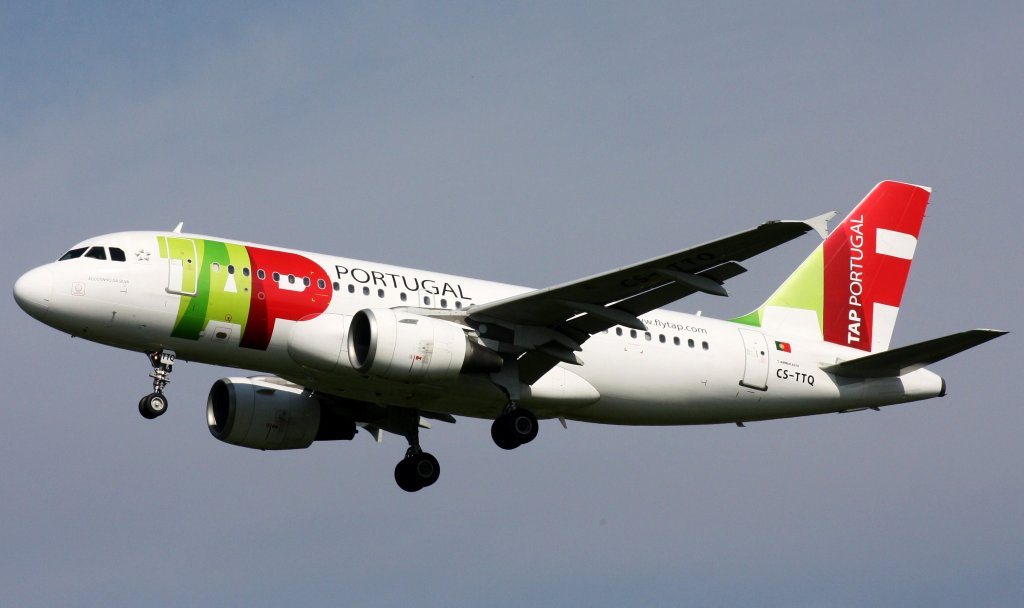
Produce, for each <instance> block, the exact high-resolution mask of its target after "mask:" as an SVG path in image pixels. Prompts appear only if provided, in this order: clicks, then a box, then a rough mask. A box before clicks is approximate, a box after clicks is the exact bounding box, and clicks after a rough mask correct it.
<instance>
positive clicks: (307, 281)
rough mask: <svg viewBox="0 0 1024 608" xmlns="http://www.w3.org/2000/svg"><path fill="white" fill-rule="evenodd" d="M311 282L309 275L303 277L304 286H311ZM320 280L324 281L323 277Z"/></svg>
mask: <svg viewBox="0 0 1024 608" xmlns="http://www.w3.org/2000/svg"><path fill="white" fill-rule="evenodd" d="M310 282H311V281H310V280H309V277H302V285H303V286H304V287H309V284H310ZM320 282H321V283H322V282H323V280H322V279H321V281H320ZM321 289H322V288H321Z"/></svg>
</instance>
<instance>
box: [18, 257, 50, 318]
mask: <svg viewBox="0 0 1024 608" xmlns="http://www.w3.org/2000/svg"><path fill="white" fill-rule="evenodd" d="M52 299H53V271H52V270H51V269H50V268H49V267H48V266H40V267H39V268H33V269H32V270H29V271H28V272H26V273H25V274H23V275H21V278H19V279H18V280H17V281H16V282H15V283H14V300H15V301H16V302H17V303H18V306H20V307H21V309H22V310H24V311H25V312H27V313H28V314H30V315H32V316H33V317H35V318H36V319H39V320H40V321H42V320H43V317H45V316H46V313H47V312H49V310H50V301H51V300H52Z"/></svg>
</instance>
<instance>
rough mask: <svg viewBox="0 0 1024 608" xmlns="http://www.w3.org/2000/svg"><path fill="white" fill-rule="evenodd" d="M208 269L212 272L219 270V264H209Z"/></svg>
mask: <svg viewBox="0 0 1024 608" xmlns="http://www.w3.org/2000/svg"><path fill="white" fill-rule="evenodd" d="M210 270H212V271H214V272H220V264H218V263H217V262H214V263H213V264H210Z"/></svg>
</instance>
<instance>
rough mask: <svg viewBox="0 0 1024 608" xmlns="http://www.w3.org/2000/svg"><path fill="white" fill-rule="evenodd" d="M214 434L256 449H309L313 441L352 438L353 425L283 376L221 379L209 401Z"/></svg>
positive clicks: (213, 389)
mask: <svg viewBox="0 0 1024 608" xmlns="http://www.w3.org/2000/svg"><path fill="white" fill-rule="evenodd" d="M206 424H207V426H209V427H210V434H212V435H213V436H214V437H216V438H217V439H220V440H221V441H224V442H226V443H231V444H234V445H240V446H242V447H246V448H254V449H257V450H294V449H303V448H308V447H309V446H310V445H311V444H312V443H313V442H314V441H326V440H333V439H352V438H353V437H354V436H355V434H356V425H355V422H354V421H352V420H350V419H348V418H345V417H344V416H343V415H340V414H339V413H338V412H337V411H336V410H335V409H334V408H333V407H331V406H330V405H329V404H327V403H324V402H321V400H320V399H318V398H317V397H312V396H309V395H306V394H304V392H303V389H302V387H300V386H297V385H295V384H292V383H290V382H285V381H284V380H281V379H279V378H221V379H220V380H218V381H216V382H214V383H213V387H212V388H211V389H210V396H209V397H208V398H207V400H206Z"/></svg>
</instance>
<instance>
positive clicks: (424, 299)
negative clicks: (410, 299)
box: [423, 296, 430, 306]
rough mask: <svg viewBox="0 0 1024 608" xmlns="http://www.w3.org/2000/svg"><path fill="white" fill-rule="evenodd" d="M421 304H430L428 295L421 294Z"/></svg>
mask: <svg viewBox="0 0 1024 608" xmlns="http://www.w3.org/2000/svg"><path fill="white" fill-rule="evenodd" d="M423 305H424V306H430V296H423Z"/></svg>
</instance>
